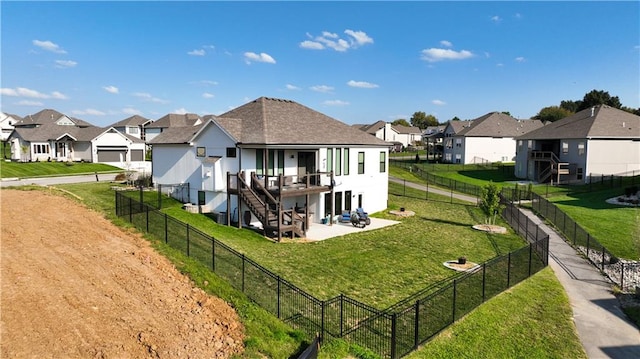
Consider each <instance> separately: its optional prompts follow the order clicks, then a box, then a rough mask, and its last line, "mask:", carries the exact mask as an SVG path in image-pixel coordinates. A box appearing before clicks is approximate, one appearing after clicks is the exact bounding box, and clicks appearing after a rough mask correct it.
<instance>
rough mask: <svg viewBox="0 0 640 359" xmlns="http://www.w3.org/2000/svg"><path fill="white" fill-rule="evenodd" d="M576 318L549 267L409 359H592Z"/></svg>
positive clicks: (478, 309)
mask: <svg viewBox="0 0 640 359" xmlns="http://www.w3.org/2000/svg"><path fill="white" fill-rule="evenodd" d="M571 316H572V312H571V307H570V306H569V305H568V298H567V295H566V293H565V292H564V290H563V289H562V286H561V285H560V283H559V282H558V280H557V278H556V277H555V275H554V274H553V271H552V270H551V268H545V269H543V270H542V271H540V272H538V273H537V274H535V275H534V276H533V277H532V278H530V279H528V280H525V281H523V282H521V283H519V284H517V285H516V286H514V287H513V288H511V289H509V290H507V291H505V292H503V293H501V294H499V295H498V296H496V297H495V298H493V299H491V300H490V301H488V302H486V303H484V304H483V305H481V306H480V307H478V308H477V309H476V310H474V311H473V312H471V313H470V314H469V315H467V316H466V317H465V318H463V320H461V321H459V322H456V323H454V324H453V325H451V326H450V327H449V328H447V329H445V330H444V331H443V332H442V333H440V334H439V335H437V336H436V337H435V338H434V339H433V340H431V341H430V342H428V344H427V345H425V346H423V347H422V348H421V349H420V350H418V351H416V352H413V353H411V354H409V355H408V356H406V357H405V358H406V359H423V358H424V359H426V358H430V359H431V358H442V359H449V358H575V359H578V358H587V355H586V353H585V351H584V349H583V348H582V345H581V344H580V341H579V339H578V337H577V334H576V331H575V326H574V324H573V321H572V319H571ZM543 328H544V329H543ZM541 329H543V330H541Z"/></svg>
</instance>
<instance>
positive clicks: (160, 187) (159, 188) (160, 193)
mask: <svg viewBox="0 0 640 359" xmlns="http://www.w3.org/2000/svg"><path fill="white" fill-rule="evenodd" d="M158 209H162V185H161V184H158Z"/></svg>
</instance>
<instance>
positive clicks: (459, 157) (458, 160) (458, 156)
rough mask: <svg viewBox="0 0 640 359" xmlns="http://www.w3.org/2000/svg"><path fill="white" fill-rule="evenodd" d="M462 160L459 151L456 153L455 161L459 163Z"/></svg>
mask: <svg viewBox="0 0 640 359" xmlns="http://www.w3.org/2000/svg"><path fill="white" fill-rule="evenodd" d="M460 162H462V155H461V154H459V153H456V163H460Z"/></svg>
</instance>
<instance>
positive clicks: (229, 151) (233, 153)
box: [227, 147, 237, 158]
mask: <svg viewBox="0 0 640 359" xmlns="http://www.w3.org/2000/svg"><path fill="white" fill-rule="evenodd" d="M236 155H237V148H235V147H227V157H229V158H236Z"/></svg>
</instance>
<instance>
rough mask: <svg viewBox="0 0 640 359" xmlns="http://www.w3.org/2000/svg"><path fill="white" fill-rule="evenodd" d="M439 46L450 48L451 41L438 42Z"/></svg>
mask: <svg viewBox="0 0 640 359" xmlns="http://www.w3.org/2000/svg"><path fill="white" fill-rule="evenodd" d="M440 45H442V46H444V47H452V46H453V44H452V43H451V41H447V40H442V41H440Z"/></svg>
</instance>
